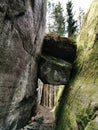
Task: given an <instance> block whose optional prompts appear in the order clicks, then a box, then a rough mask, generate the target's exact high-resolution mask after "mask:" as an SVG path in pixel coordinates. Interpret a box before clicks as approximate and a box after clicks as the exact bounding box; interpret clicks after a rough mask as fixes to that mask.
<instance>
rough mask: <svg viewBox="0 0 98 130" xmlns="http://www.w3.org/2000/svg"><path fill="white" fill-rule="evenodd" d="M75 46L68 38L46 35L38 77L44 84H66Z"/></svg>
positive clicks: (74, 53) (74, 55)
mask: <svg viewBox="0 0 98 130" xmlns="http://www.w3.org/2000/svg"><path fill="white" fill-rule="evenodd" d="M75 58H76V46H75V44H73V41H71V40H70V39H68V38H64V37H59V36H54V35H53V36H52V35H47V36H46V37H45V38H44V42H43V47H42V55H41V59H40V63H39V74H38V77H39V78H40V79H41V80H42V82H43V83H44V84H52V85H65V84H68V82H69V79H70V73H71V70H72V66H73V62H74V60H75Z"/></svg>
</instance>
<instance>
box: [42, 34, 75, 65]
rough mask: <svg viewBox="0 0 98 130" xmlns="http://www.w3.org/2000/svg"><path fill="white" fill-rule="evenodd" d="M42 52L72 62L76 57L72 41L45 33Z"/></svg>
mask: <svg viewBox="0 0 98 130" xmlns="http://www.w3.org/2000/svg"><path fill="white" fill-rule="evenodd" d="M42 54H46V55H49V56H53V57H55V58H57V59H62V60H65V61H67V62H69V63H73V62H74V60H75V58H76V46H75V43H74V41H72V40H70V39H68V38H65V37H60V36H58V35H47V36H46V37H45V38H44V41H43V48H42Z"/></svg>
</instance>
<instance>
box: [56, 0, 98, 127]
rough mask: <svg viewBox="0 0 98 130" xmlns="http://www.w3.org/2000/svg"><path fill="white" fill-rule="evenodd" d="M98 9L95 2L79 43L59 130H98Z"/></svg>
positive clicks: (97, 2)
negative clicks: (97, 114)
mask: <svg viewBox="0 0 98 130" xmlns="http://www.w3.org/2000/svg"><path fill="white" fill-rule="evenodd" d="M97 10H98V1H93V3H92V6H91V8H90V10H89V12H88V14H87V15H86V18H85V22H84V25H83V27H82V30H81V32H80V36H79V37H78V40H77V46H78V51H77V60H76V64H75V73H74V74H75V75H74V76H73V75H72V76H73V77H72V80H71V82H70V85H69V86H68V87H69V89H68V88H67V89H66V90H65V91H64V92H63V96H62V97H63V98H62V99H61V103H60V104H59V111H58V115H57V116H58V119H57V128H56V130H76V129H75V128H76V126H77V127H78V129H79V130H98V127H97V126H98V125H97V124H96V123H94V122H93V121H94V118H95V109H94V108H95V104H96V103H98V40H96V30H98V17H97V15H98V13H97V12H98V11H97ZM64 94H65V95H66V96H64ZM97 108H98V107H97ZM71 116H73V118H72V117H71Z"/></svg>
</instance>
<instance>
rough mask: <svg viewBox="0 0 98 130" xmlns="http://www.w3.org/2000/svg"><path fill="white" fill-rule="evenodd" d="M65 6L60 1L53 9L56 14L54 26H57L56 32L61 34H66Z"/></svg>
mask: <svg viewBox="0 0 98 130" xmlns="http://www.w3.org/2000/svg"><path fill="white" fill-rule="evenodd" d="M63 11H64V10H63V8H62V5H61V3H60V2H58V4H56V6H55V8H54V11H53V16H54V19H55V21H54V27H55V32H56V33H57V34H60V35H64V33H65V18H64V16H63Z"/></svg>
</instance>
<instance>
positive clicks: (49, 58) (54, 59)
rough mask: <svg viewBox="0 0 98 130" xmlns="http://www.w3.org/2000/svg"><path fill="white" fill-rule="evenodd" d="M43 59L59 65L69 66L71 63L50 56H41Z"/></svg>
mask: <svg viewBox="0 0 98 130" xmlns="http://www.w3.org/2000/svg"><path fill="white" fill-rule="evenodd" d="M41 57H42V58H43V59H45V60H46V61H49V62H50V63H52V64H55V65H59V66H61V67H71V66H72V65H71V64H70V63H68V62H66V61H64V60H61V59H56V58H54V57H51V56H41Z"/></svg>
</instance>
